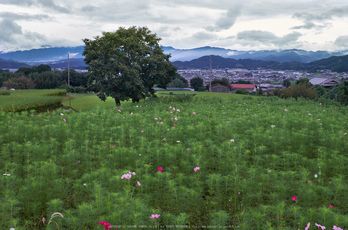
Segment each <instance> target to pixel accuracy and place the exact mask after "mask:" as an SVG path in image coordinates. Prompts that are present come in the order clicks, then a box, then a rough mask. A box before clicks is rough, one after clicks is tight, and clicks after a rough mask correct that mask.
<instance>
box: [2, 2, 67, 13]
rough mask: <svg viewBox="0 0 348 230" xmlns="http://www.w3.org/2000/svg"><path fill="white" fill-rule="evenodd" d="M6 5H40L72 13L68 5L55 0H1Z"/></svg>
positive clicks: (60, 11)
mask: <svg viewBox="0 0 348 230" xmlns="http://www.w3.org/2000/svg"><path fill="white" fill-rule="evenodd" d="M0 3H1V4H4V5H20V6H40V7H44V8H47V9H50V10H52V11H55V12H59V13H70V10H69V9H68V8H67V7H64V6H61V5H59V4H56V3H55V2H54V0H1V2H0Z"/></svg>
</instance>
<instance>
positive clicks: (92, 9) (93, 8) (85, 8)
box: [81, 5, 99, 13]
mask: <svg viewBox="0 0 348 230" xmlns="http://www.w3.org/2000/svg"><path fill="white" fill-rule="evenodd" d="M97 10H99V8H98V7H96V6H91V5H89V6H83V7H82V8H81V11H82V12H85V13H91V12H95V11H97Z"/></svg>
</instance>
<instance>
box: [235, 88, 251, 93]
mask: <svg viewBox="0 0 348 230" xmlns="http://www.w3.org/2000/svg"><path fill="white" fill-rule="evenodd" d="M248 93H249V91H248V90H247V89H237V90H236V94H248Z"/></svg>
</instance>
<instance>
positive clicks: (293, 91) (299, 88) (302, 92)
mask: <svg viewBox="0 0 348 230" xmlns="http://www.w3.org/2000/svg"><path fill="white" fill-rule="evenodd" d="M317 96H318V95H317V92H316V91H315V90H314V89H313V88H312V87H311V85H309V84H307V83H305V82H303V83H300V84H294V85H291V86H290V87H289V88H287V89H283V90H282V93H281V97H284V98H288V97H293V98H295V99H296V100H297V98H299V97H304V98H309V99H314V98H316V97H317Z"/></svg>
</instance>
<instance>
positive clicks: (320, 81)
mask: <svg viewBox="0 0 348 230" xmlns="http://www.w3.org/2000/svg"><path fill="white" fill-rule="evenodd" d="M309 82H310V83H311V84H312V85H321V86H323V87H324V88H326V89H330V88H332V87H334V86H335V85H337V84H339V83H340V81H338V80H337V79H334V78H332V77H329V78H327V77H314V78H311V79H309ZM231 86H232V90H230V89H229V87H227V86H225V85H221V84H219V83H216V84H214V85H212V86H211V89H210V91H211V92H218V93H235V92H236V91H237V90H239V89H244V90H247V91H248V92H256V91H258V90H259V89H261V90H262V91H263V92H272V91H274V90H275V89H283V88H285V86H283V85H273V84H259V85H254V84H231Z"/></svg>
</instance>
